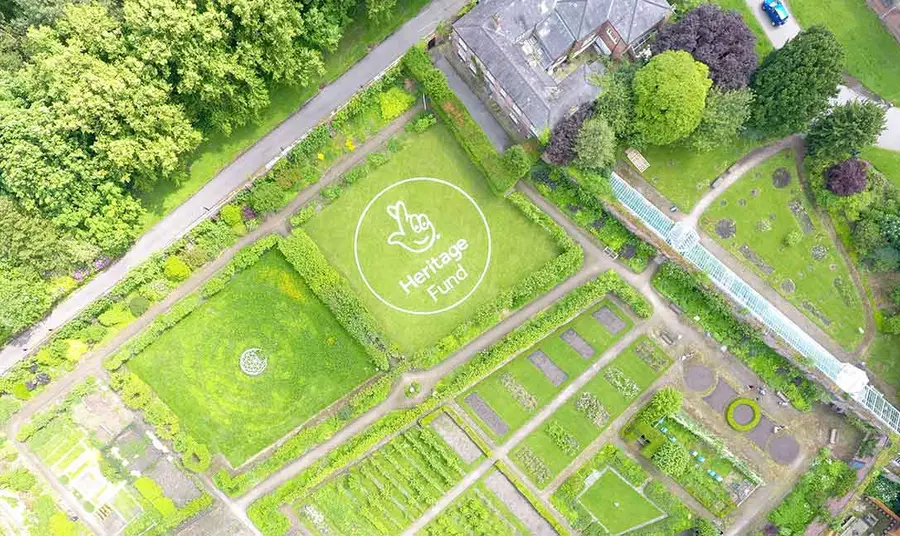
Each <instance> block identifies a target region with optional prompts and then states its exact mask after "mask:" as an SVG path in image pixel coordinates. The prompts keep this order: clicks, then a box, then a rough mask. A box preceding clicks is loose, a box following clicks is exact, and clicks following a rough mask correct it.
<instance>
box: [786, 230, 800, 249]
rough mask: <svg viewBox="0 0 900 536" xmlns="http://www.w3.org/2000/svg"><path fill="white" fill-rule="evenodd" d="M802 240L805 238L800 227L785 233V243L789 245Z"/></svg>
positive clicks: (794, 244)
mask: <svg viewBox="0 0 900 536" xmlns="http://www.w3.org/2000/svg"><path fill="white" fill-rule="evenodd" d="M801 240H803V233H802V232H801V231H800V230H799V229H794V230H793V231H791V232H789V233H788V234H786V235H784V245H785V246H787V247H792V246H796V245H797V244H799V243H800V241H801Z"/></svg>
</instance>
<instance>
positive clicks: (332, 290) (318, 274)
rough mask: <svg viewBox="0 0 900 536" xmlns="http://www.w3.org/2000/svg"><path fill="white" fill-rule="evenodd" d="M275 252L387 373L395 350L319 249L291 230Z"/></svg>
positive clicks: (298, 230)
mask: <svg viewBox="0 0 900 536" xmlns="http://www.w3.org/2000/svg"><path fill="white" fill-rule="evenodd" d="M278 249H279V250H281V253H282V254H283V255H284V257H285V258H286V259H287V261H288V262H289V263H291V265H292V266H293V267H294V269H295V270H297V272H298V273H299V274H300V276H301V277H302V278H303V279H304V280H305V281H306V284H307V285H309V288H310V289H311V290H312V291H313V292H314V293H315V295H316V296H317V297H318V298H319V299H320V300H322V303H324V304H325V305H326V306H327V307H328V309H330V310H331V313H332V314H333V315H334V317H335V318H337V320H338V322H340V323H341V325H342V326H344V329H346V330H347V332H348V333H350V335H352V336H353V337H354V338H355V339H356V340H357V341H359V343H360V344H362V346H363V348H365V350H366V353H367V354H369V357H370V358H371V359H372V361H373V362H374V363H375V366H377V367H378V368H379V369H381V370H387V369H388V368H389V367H390V362H391V358H392V357H395V354H396V352H395V349H394V348H393V347H392V346H391V344H390V343H389V342H387V341H388V340H389V339H388V338H387V337H386V336H385V335H384V333H383V332H382V330H381V328H380V327H379V326H378V323H377V322H376V321H375V317H373V316H372V314H371V313H369V311H368V309H366V307H365V306H364V305H363V303H362V302H361V301H359V298H358V297H357V296H356V293H355V292H353V289H352V288H350V284H349V283H348V282H347V280H346V279H344V278H343V277H341V275H340V274H339V273H338V272H337V270H335V269H334V268H332V266H331V265H330V264H328V261H327V260H326V259H325V256H324V255H322V252H321V251H320V250H319V246H317V245H316V243H315V242H313V241H312V239H311V238H310V237H309V235H307V234H306V233H305V232H304V231H303V230H302V229H295V230H294V232H293V234H291V236H290V237H288V238H286V239H284V240H282V241H281V242H280V243H279V244H278Z"/></svg>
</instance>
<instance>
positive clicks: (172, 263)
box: [163, 255, 191, 283]
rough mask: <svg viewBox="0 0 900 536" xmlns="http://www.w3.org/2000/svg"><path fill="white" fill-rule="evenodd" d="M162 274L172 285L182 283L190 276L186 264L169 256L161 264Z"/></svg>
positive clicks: (178, 258)
mask: <svg viewBox="0 0 900 536" xmlns="http://www.w3.org/2000/svg"><path fill="white" fill-rule="evenodd" d="M163 273H164V274H165V275H166V279H168V280H169V281H172V282H174V283H179V282H181V281H184V280H185V279H187V278H188V277H190V275H191V269H190V267H189V266H188V265H187V263H186V262H184V261H183V260H181V257H179V256H177V255H170V256H169V257H167V258H166V262H165V264H163Z"/></svg>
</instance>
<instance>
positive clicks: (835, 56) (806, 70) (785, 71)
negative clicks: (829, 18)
mask: <svg viewBox="0 0 900 536" xmlns="http://www.w3.org/2000/svg"><path fill="white" fill-rule="evenodd" d="M843 70H844V51H843V49H842V48H841V45H840V43H838V41H837V39H835V37H834V34H832V33H831V31H830V30H828V29H827V28H825V27H824V26H813V27H811V28H809V29H808V30H804V31H802V32H800V33H799V34H798V35H797V37H795V38H793V39H791V40H790V41H788V42H787V44H786V45H784V47H782V48H780V49H778V50H775V51H772V52H770V53H769V55H768V56H766V59H765V60H764V61H763V63H762V65H760V67H759V69H757V71H756V73H754V75H753V79H752V81H751V84H750V87H751V88H752V89H753V93H754V95H755V96H756V97H755V100H754V103H755V105H754V106H753V111H752V113H751V116H750V122H751V124H752V125H753V126H754V127H755V128H757V129H759V130H760V131H762V132H763V133H765V134H768V135H770V136H785V135H787V134H792V133H794V132H803V131H805V130H806V129H807V128H808V126H809V123H810V122H811V121H812V120H813V119H815V118H816V117H818V116H819V115H821V114H822V113H823V112H824V111H825V110H826V109H828V99H830V98H831V97H833V96H835V95H837V86H838V84H839V83H840V82H841V73H842V72H843Z"/></svg>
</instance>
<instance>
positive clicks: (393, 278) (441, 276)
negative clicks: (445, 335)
mask: <svg viewBox="0 0 900 536" xmlns="http://www.w3.org/2000/svg"><path fill="white" fill-rule="evenodd" d="M353 253H354V257H355V260H356V267H357V269H358V270H359V274H360V276H361V277H362V280H363V282H364V283H365V285H366V287H367V288H368V289H369V291H371V292H372V294H374V295H375V297H376V298H378V299H379V300H380V301H381V302H382V303H384V304H385V305H387V306H388V307H391V308H392V309H396V310H398V311H401V312H405V313H409V314H413V315H432V314H438V313H442V312H445V311H450V310H452V309H454V308H456V307H458V306H459V305H460V304H462V303H464V302H465V301H466V300H468V299H469V298H470V297H471V296H472V294H474V292H475V291H476V290H477V289H478V287H479V286H480V285H481V283H482V281H483V280H484V277H485V275H486V274H487V271H488V268H489V266H490V261H491V231H490V227H489V226H488V222H487V219H486V218H485V216H484V213H483V212H482V210H481V207H479V206H478V203H477V202H476V201H475V200H474V199H473V198H472V196H471V195H469V194H468V193H467V192H466V191H464V190H463V189H462V188H460V187H458V186H456V185H455V184H452V183H450V182H447V181H444V180H441V179H434V178H430V177H417V178H411V179H405V180H401V181H399V182H396V183H394V184H391V185H390V186H387V187H386V188H384V189H383V190H381V191H380V192H378V193H377V194H376V195H375V196H374V197H373V198H372V200H371V201H369V203H368V204H367V205H366V207H365V208H364V209H363V211H362V213H361V214H360V216H359V221H358V222H357V224H356V232H355V234H354V238H353Z"/></svg>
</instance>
